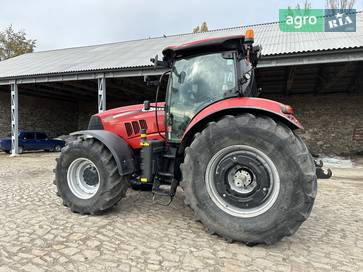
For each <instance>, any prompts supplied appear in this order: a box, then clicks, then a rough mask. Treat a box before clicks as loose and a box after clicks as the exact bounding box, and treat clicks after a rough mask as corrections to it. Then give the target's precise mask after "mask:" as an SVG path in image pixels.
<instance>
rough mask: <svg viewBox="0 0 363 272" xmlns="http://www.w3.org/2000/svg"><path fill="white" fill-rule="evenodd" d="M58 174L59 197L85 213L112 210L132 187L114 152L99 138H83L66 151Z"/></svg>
mask: <svg viewBox="0 0 363 272" xmlns="http://www.w3.org/2000/svg"><path fill="white" fill-rule="evenodd" d="M55 173H56V179H55V184H56V186H57V189H58V193H57V195H59V196H60V197H61V198H62V199H63V204H64V205H65V206H67V207H70V208H71V210H72V211H73V212H78V213H82V214H96V213H100V212H102V211H104V210H107V209H109V208H111V207H112V206H114V205H115V204H116V203H117V202H118V201H119V200H120V199H121V198H122V197H124V196H125V195H126V191H127V188H128V177H126V176H120V174H119V172H118V168H117V165H116V162H115V160H114V158H113V156H112V154H111V152H110V151H109V150H108V149H107V148H106V147H105V146H104V145H103V144H102V143H101V142H99V141H97V140H95V139H82V138H79V139H76V140H75V141H73V142H71V143H70V144H69V145H67V146H66V147H65V148H63V149H62V153H61V155H60V158H59V159H57V166H56V169H55Z"/></svg>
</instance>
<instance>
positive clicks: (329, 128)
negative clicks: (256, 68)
mask: <svg viewBox="0 0 363 272" xmlns="http://www.w3.org/2000/svg"><path fill="white" fill-rule="evenodd" d="M267 97H268V98H271V99H274V100H277V101H280V102H282V103H286V104H289V105H291V106H293V107H294V109H295V113H296V115H297V117H298V118H299V119H300V121H301V122H302V124H303V126H304V128H305V130H301V131H299V132H298V133H299V134H300V135H301V136H302V138H303V139H304V140H305V142H306V143H307V144H308V146H309V148H310V149H311V151H312V152H313V153H317V154H324V155H343V156H344V155H350V154H359V153H360V154H363V142H358V141H354V140H353V139H352V136H353V130H354V128H363V94H360V95H353V94H330V95H320V96H315V95H293V96H276V95H275V96H267Z"/></svg>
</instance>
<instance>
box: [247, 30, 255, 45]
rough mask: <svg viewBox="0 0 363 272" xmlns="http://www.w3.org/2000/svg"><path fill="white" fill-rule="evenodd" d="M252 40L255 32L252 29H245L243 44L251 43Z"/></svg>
mask: <svg viewBox="0 0 363 272" xmlns="http://www.w3.org/2000/svg"><path fill="white" fill-rule="evenodd" d="M254 39H255V32H254V31H253V29H252V28H249V29H247V30H246V34H245V42H246V43H253V42H254Z"/></svg>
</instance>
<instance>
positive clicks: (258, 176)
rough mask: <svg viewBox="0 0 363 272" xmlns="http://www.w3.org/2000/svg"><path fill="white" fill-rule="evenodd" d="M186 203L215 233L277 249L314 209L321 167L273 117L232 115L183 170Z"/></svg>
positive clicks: (207, 135) (197, 144)
mask: <svg viewBox="0 0 363 272" xmlns="http://www.w3.org/2000/svg"><path fill="white" fill-rule="evenodd" d="M181 169H182V175H183V181H182V183H181V184H182V186H183V188H184V193H185V201H186V204H188V205H190V207H191V208H192V209H193V210H194V212H195V214H196V216H197V218H198V219H200V220H201V221H202V223H203V224H204V225H205V226H206V227H207V229H208V231H209V232H210V233H216V234H218V235H220V236H222V237H224V238H225V239H226V240H228V241H241V242H244V243H246V244H259V243H266V244H273V243H275V242H277V241H279V240H281V239H282V238H283V237H284V236H289V235H292V234H294V233H295V232H296V231H297V229H298V228H299V226H300V225H301V224H302V223H303V221H305V220H306V219H307V218H308V216H309V214H310V212H311V209H312V206H313V203H314V199H315V195H316V186H317V185H316V175H315V166H314V163H313V160H312V158H311V155H310V153H309V151H308V149H307V148H306V146H305V144H304V143H303V142H302V140H301V139H300V138H299V137H298V136H297V135H295V134H294V133H293V132H292V131H291V129H289V128H288V127H287V126H285V125H284V124H282V123H279V122H276V121H274V120H273V119H271V118H269V117H265V116H254V115H252V114H243V115H240V116H225V117H224V118H222V119H221V120H220V121H218V122H212V123H210V124H209V125H208V126H207V127H206V128H205V129H204V130H203V131H202V132H201V133H199V134H197V135H196V137H195V138H194V140H193V142H192V144H191V145H190V147H188V148H187V150H186V156H185V159H184V163H183V165H182V166H181Z"/></svg>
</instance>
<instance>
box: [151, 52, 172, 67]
mask: <svg viewBox="0 0 363 272" xmlns="http://www.w3.org/2000/svg"><path fill="white" fill-rule="evenodd" d="M150 61H151V62H152V63H153V64H154V69H157V68H168V67H169V63H168V62H167V61H165V60H159V56H158V55H156V56H155V58H151V59H150Z"/></svg>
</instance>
